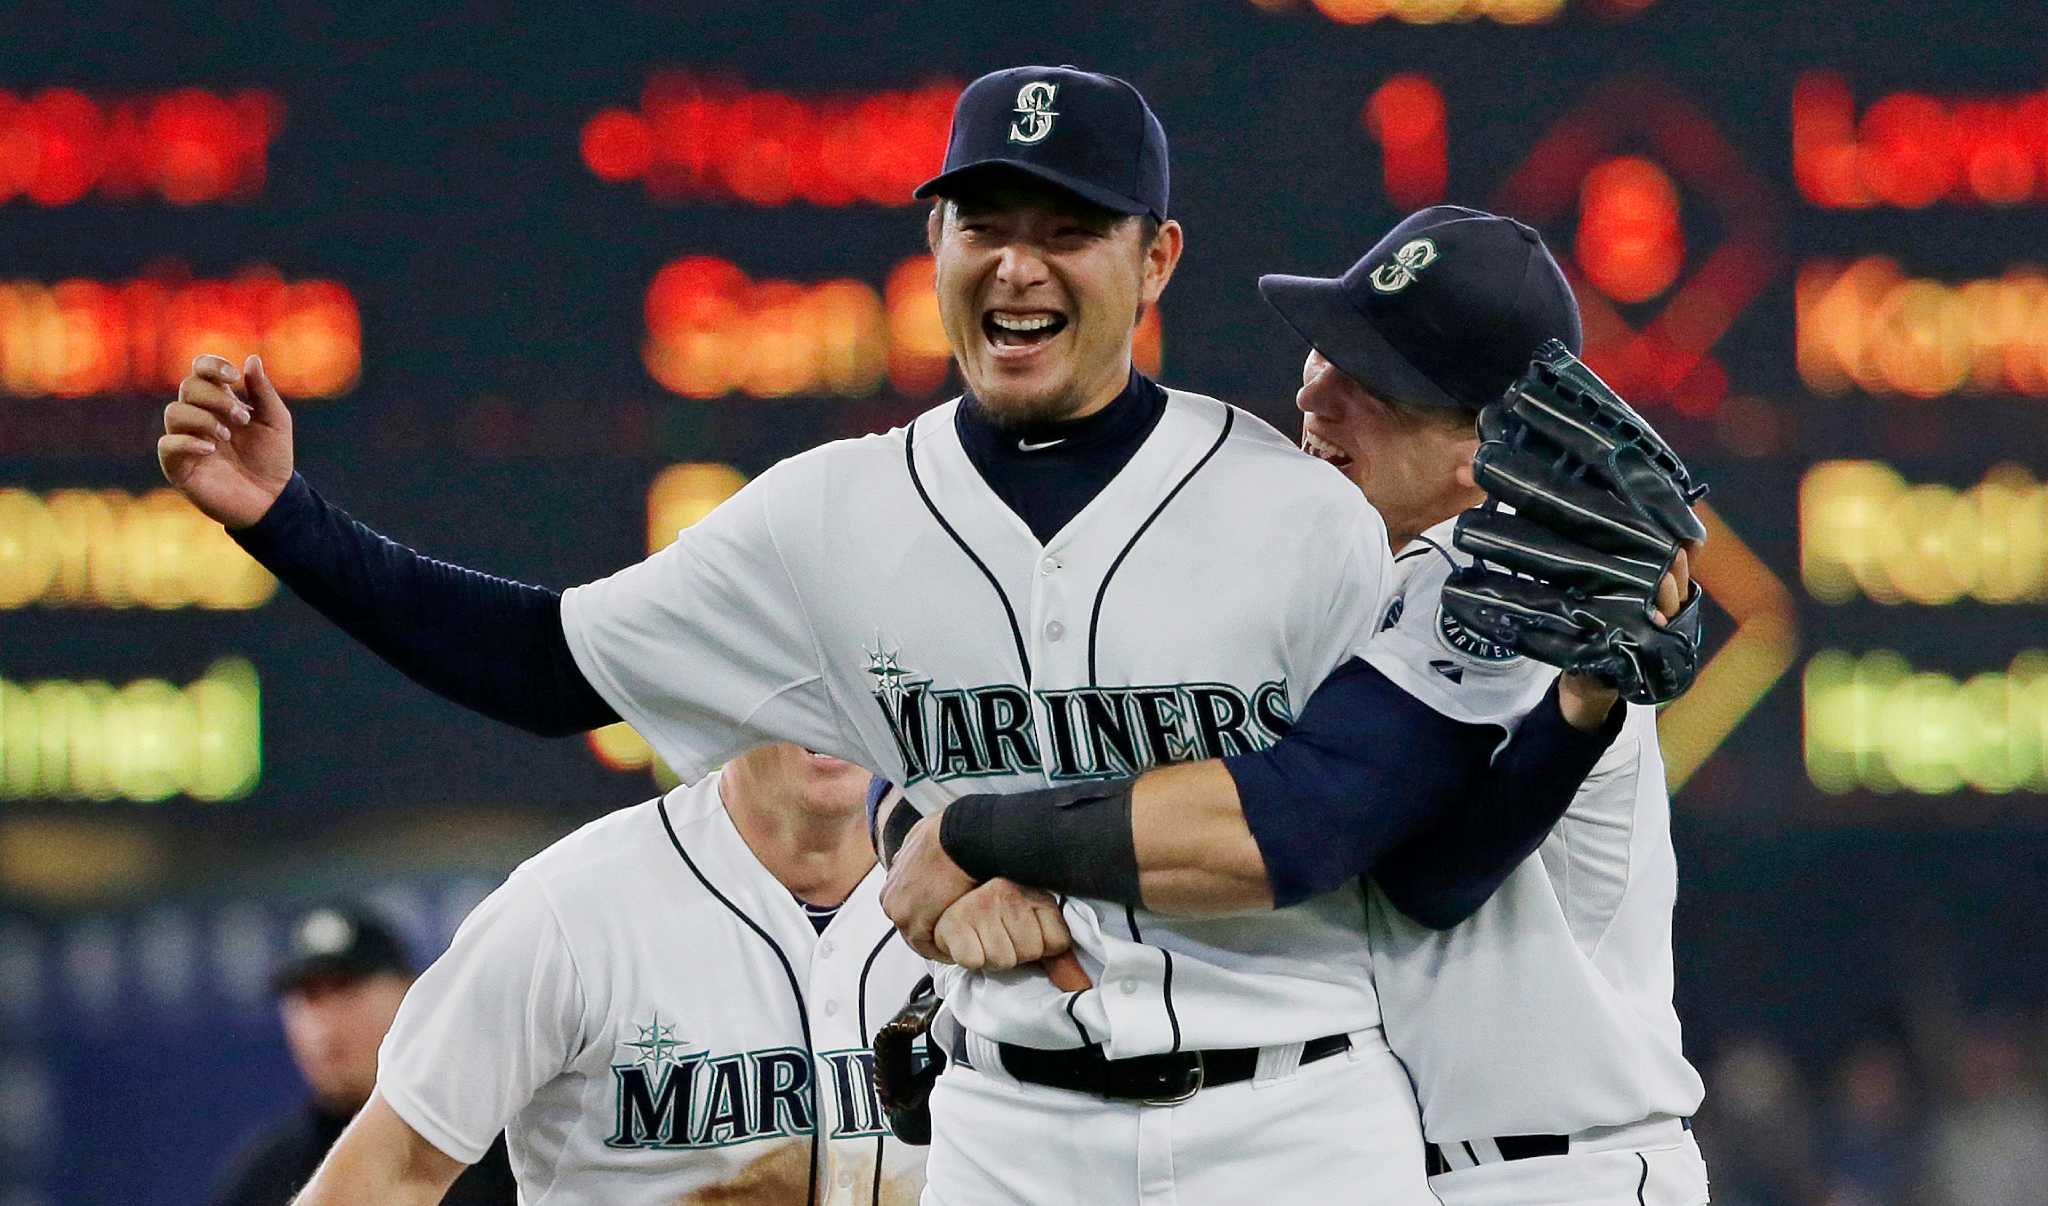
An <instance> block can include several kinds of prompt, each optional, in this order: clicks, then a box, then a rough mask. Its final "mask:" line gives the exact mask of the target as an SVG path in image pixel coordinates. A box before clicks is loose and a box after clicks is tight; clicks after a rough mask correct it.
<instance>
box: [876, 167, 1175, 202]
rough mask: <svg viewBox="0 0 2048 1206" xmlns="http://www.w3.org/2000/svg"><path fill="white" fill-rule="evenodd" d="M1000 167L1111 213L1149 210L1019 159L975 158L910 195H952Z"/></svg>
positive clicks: (925, 196) (920, 197)
mask: <svg viewBox="0 0 2048 1206" xmlns="http://www.w3.org/2000/svg"><path fill="white" fill-rule="evenodd" d="M1003 168H1008V169H1010V170H1013V171H1018V172H1022V173H1024V174H1025V175H1027V176H1030V177H1032V178H1033V179H1036V180H1041V181H1043V182H1045V183H1047V184H1050V185H1052V186H1054V187H1055V188H1059V189H1062V190H1064V191H1066V192H1069V193H1072V194H1074V195H1075V196H1076V197H1079V198H1081V199H1082V200H1083V201H1086V202H1088V203H1089V204H1091V205H1099V206H1101V207H1102V208H1103V209H1107V210H1111V211H1113V212H1115V213H1120V214H1145V213H1151V212H1152V207H1151V206H1149V205H1147V204H1145V203H1144V202H1143V201H1135V200H1132V199H1131V198H1129V197H1124V196H1119V195H1118V194H1116V193H1114V192H1111V191H1110V190H1109V189H1106V188H1103V187H1101V186H1100V185H1096V184H1090V183H1089V182H1088V181H1086V180H1082V179H1080V178H1078V177H1075V176H1069V175H1067V174H1066V173H1065V172H1058V171H1054V170H1053V169H1051V168H1048V167H1045V166H1043V165H1042V164H1036V163H1029V162H1026V161H1025V160H1022V159H979V160H976V161H975V162H973V163H969V164H963V165H962V166H960V167H956V168H954V169H953V170H952V171H950V172H941V173H939V174H938V175H936V176H933V177H932V178H931V179H930V180H927V181H925V182H924V183H923V184H920V185H918V186H917V191H915V192H913V193H911V194H910V195H911V196H913V197H916V198H918V199H919V200H923V199H925V198H927V197H946V196H952V195H953V194H952V192H951V189H952V187H953V186H955V185H959V184H963V183H965V182H966V180H967V179H968V178H969V177H971V176H976V175H980V174H982V173H984V172H988V171H992V170H997V169H1003Z"/></svg>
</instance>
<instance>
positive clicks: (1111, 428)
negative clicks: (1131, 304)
mask: <svg viewBox="0 0 2048 1206" xmlns="http://www.w3.org/2000/svg"><path fill="white" fill-rule="evenodd" d="M1165 413H1166V391H1165V390H1163V389H1161V388H1159V386H1157V385H1155V384H1154V383H1153V382H1151V381H1150V380H1148V379H1147V378H1146V377H1145V376H1144V374H1142V373H1140V372H1138V370H1137V369H1135V368H1134V369H1132V370H1131V379H1130V380H1129V381H1128V382H1127V383H1125V385H1124V388H1123V392H1122V393H1120V394H1118V395H1117V396H1116V397H1115V398H1114V399H1112V400H1111V401H1110V404H1109V405H1108V406H1105V407H1103V408H1102V409H1101V410H1098V411H1096V412H1095V413H1094V414H1092V415H1089V416H1087V417H1086V418H1081V419H1068V420H1065V421H1064V422H1056V423H1029V424H1017V425H1014V426H1012V425H1005V424H1003V423H1001V422H1000V421H998V420H997V419H996V418H995V417H994V416H992V415H991V414H989V412H988V408H986V407H985V406H983V405H982V404H981V401H980V400H979V399H977V398H976V397H975V396H974V395H973V394H971V393H970V394H967V395H964V396H963V397H962V398H961V399H960V407H959V409H958V410H957V411H955V412H954V419H953V426H954V429H955V430H957V431H958V432H959V433H960V444H961V447H963V448H965V449H966V450H967V459H968V461H969V462H970V463H972V464H973V466H974V469H975V472H977V473H979V474H981V478H982V480H983V481H985V482H987V483H988V486H989V489H991V490H993V491H995V494H996V497H997V498H1000V499H1002V500H1003V502H1004V504H1005V505H1007V506H1008V507H1009V508H1010V510H1012V511H1014V512H1016V513H1017V518H1019V519H1021V520H1023V521H1024V526H1025V527H1028V528H1030V529H1031V534H1032V535H1033V536H1036V537H1038V543H1040V544H1049V543H1051V542H1052V538H1053V537H1054V536H1056V535H1058V534H1059V530H1060V529H1061V528H1064V527H1066V526H1067V523H1068V521H1070V520H1072V519H1073V518H1074V516H1076V515H1078V514H1080V513H1081V508H1083V507H1085V506H1087V505H1088V504H1089V503H1090V502H1091V501H1093V499H1094V498H1095V496H1096V495H1098V494H1100V493H1102V488H1103V487H1104V486H1107V485H1108V484H1109V483H1110V480H1111V479H1112V478H1114V477H1115V476H1116V475H1117V474H1118V473H1119V472H1121V471H1122V470H1123V467H1124V466H1125V465H1128V464H1130V461H1131V458H1132V457H1133V456H1136V455H1137V454H1138V449H1139V448H1140V447H1142V446H1143V445H1144V443H1145V438H1146V437H1147V436H1149V435H1151V434H1152V429H1153V428H1154V427H1157V426H1158V425H1159V416H1161V415H1163V414H1165Z"/></svg>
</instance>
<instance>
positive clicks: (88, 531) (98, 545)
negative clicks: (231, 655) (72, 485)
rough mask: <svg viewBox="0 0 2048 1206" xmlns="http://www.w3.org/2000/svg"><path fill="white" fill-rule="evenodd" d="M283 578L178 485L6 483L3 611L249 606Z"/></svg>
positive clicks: (0, 525) (0, 497) (0, 579)
mask: <svg viewBox="0 0 2048 1206" xmlns="http://www.w3.org/2000/svg"><path fill="white" fill-rule="evenodd" d="M276 593H277V579H276V578H273V577H271V575H270V571H268V570H266V569H264V568H263V567H262V566H260V565H258V564H256V562H255V560H254V559H252V558H251V557H250V556H249V555H248V554H247V553H244V552H243V551H242V550H241V547H240V546H238V545H237V544H235V542H234V541H233V540H232V539H230V538H229V536H228V534H227V533H226V532H225V531H223V530H222V529H221V526H220V525H219V524H217V523H215V522H213V521H212V520H210V519H208V518H206V517H205V516H204V515H201V514H200V513H199V512H198V511H197V510H195V509H193V507H192V504H190V503H188V502H186V501H185V500H184V499H183V498H181V497H180V496H179V495H178V494H177V493H176V492H175V491H172V490H167V489H163V490H152V491H150V492H149V493H147V494H144V495H141V496H140V497H137V496H135V495H131V494H127V493H124V492H123V491H120V490H53V491H51V492H50V493H49V494H48V495H47V496H41V495H36V494H33V493H30V492H29V491H27V490H18V489H11V488H0V610H10V609H14V608H21V607H31V606H42V607H64V608H94V607H149V608H154V609H157V610H169V609H174V608H182V607H202V608H207V609H209V610H217V611H242V610H246V609H249V608H252V607H260V606H262V605H263V604H264V603H266V602H268V601H269V600H270V597H271V596H272V595H274V594H276Z"/></svg>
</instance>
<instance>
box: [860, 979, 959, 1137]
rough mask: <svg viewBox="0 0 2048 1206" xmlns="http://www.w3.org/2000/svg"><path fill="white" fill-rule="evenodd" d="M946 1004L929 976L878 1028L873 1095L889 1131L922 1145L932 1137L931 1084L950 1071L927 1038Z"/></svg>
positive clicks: (941, 1055)
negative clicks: (884, 1116)
mask: <svg viewBox="0 0 2048 1206" xmlns="http://www.w3.org/2000/svg"><path fill="white" fill-rule="evenodd" d="M942 1004H944V1002H943V1001H941V1000H940V999H939V997H938V994H937V993H935V992H934V991H933V990H932V978H931V977H930V976H926V977H924V978H923V979H921V980H919V981H918V982H917V987H916V988H913V989H911V990H910V1000H908V1001H906V1002H904V1005H903V1008H902V1009H901V1010H899V1011H898V1012H897V1014H896V1016H895V1017H893V1018H890V1019H889V1020H888V1021H887V1022H886V1023H884V1024H883V1026H882V1028H881V1029H880V1030H877V1031H875V1047H874V1050H875V1096H877V1097H879V1098H880V1099H881V1101H882V1112H883V1114H885V1115H886V1116H887V1117H888V1120H889V1131H890V1133H892V1134H894V1135H895V1136H896V1137H897V1138H898V1139H900V1140H902V1141H903V1142H905V1143H913V1144H916V1145H917V1146H919V1147H924V1146H926V1145H928V1144H929V1143H931V1141H932V1111H931V1095H932V1086H933V1085H934V1084H937V1083H938V1079H939V1073H941V1072H944V1071H945V1070H946V1053H945V1052H943V1051H941V1050H939V1049H938V1047H936V1046H935V1045H933V1044H932V1042H931V1040H930V1038H929V1037H927V1036H928V1035H929V1033H930V1031H931V1028H932V1019H933V1018H934V1017H936V1016H938V1012H939V1006H940V1005H942ZM919 1040H923V1041H922V1042H920V1041H919Z"/></svg>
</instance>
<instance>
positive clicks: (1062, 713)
mask: <svg viewBox="0 0 2048 1206" xmlns="http://www.w3.org/2000/svg"><path fill="white" fill-rule="evenodd" d="M868 673H869V674H872V675H874V676H875V689H874V699H875V703H876V704H877V705H879V706H880V707H881V709H882V716H883V719H884V720H885V721H886V722H887V723H888V725H889V732H890V734H891V735H892V736H894V737H895V738H896V751H897V753H899V754H900V755H902V757H903V764H904V766H905V767H907V768H908V771H907V773H906V774H905V776H904V784H903V785H904V786H906V787H908V786H910V785H911V784H914V783H918V782H922V781H923V780H925V779H933V780H937V781H939V782H944V781H946V780H948V779H970V778H981V777H984V776H989V775H1015V774H1024V773H1037V772H1040V771H1043V772H1044V773H1045V774H1046V775H1047V777H1049V778H1051V779H1055V780H1060V779H1097V778H1106V777H1113V776H1117V775H1131V774H1136V773H1138V772H1140V771H1142V770H1145V769H1146V768H1148V767H1153V766H1164V765H1166V764H1168V763H1173V762H1193V761H1198V760H1201V759H1204V758H1221V757H1223V756H1224V755H1226V754H1244V753H1250V752H1251V751H1253V750H1262V749H1266V748H1267V747H1269V746H1271V745H1272V744H1273V743H1274V742H1276V741H1278V740H1280V738H1281V737H1282V736H1284V735H1285V734H1286V732H1287V728H1288V725H1289V724H1290V723H1291V722H1292V721H1293V719H1294V717H1293V713H1292V711H1291V709H1290V708H1289V706H1288V702H1287V680H1286V679H1284V678H1282V679H1276V680H1274V681H1272V682H1267V683H1261V684H1260V685H1259V686H1258V688H1257V689H1255V690H1254V691H1252V692H1251V693H1250V694H1249V695H1247V694H1246V693H1245V692H1243V691H1240V690H1239V689H1237V688H1236V687H1234V686H1231V685H1230V684H1229V683H1176V684H1162V685H1158V686H1144V687H1082V688H1076V689H1072V690H1064V691H1038V692H1035V693H1030V692H1026V691H1025V690H1024V689H1023V688H1022V687H1017V686H1012V685H1010V684H1008V683H1000V684H995V685H991V686H986V687H971V688H967V689H964V690H940V689H934V688H933V686H932V682H931V679H929V678H926V677H922V676H919V675H917V674H916V672H915V671H912V670H908V669H905V668H904V667H903V666H902V664H901V658H900V655H899V654H898V652H897V651H895V650H888V651H883V650H871V651H869V652H868ZM1034 694H1035V695H1036V698H1037V700H1038V703H1039V705H1040V707H1041V708H1042V710H1043V715H1044V716H1045V728H1046V737H1047V738H1048V740H1047V741H1046V742H1045V746H1046V747H1047V748H1049V751H1050V760H1051V765H1050V766H1046V765H1044V761H1045V760H1044V759H1041V758H1040V757H1039V752H1038V751H1039V749H1040V748H1041V746H1040V742H1039V740H1038V734H1037V728H1036V725H1037V722H1036V720H1035V718H1034V716H1033V710H1032V698H1033V695H1034Z"/></svg>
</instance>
